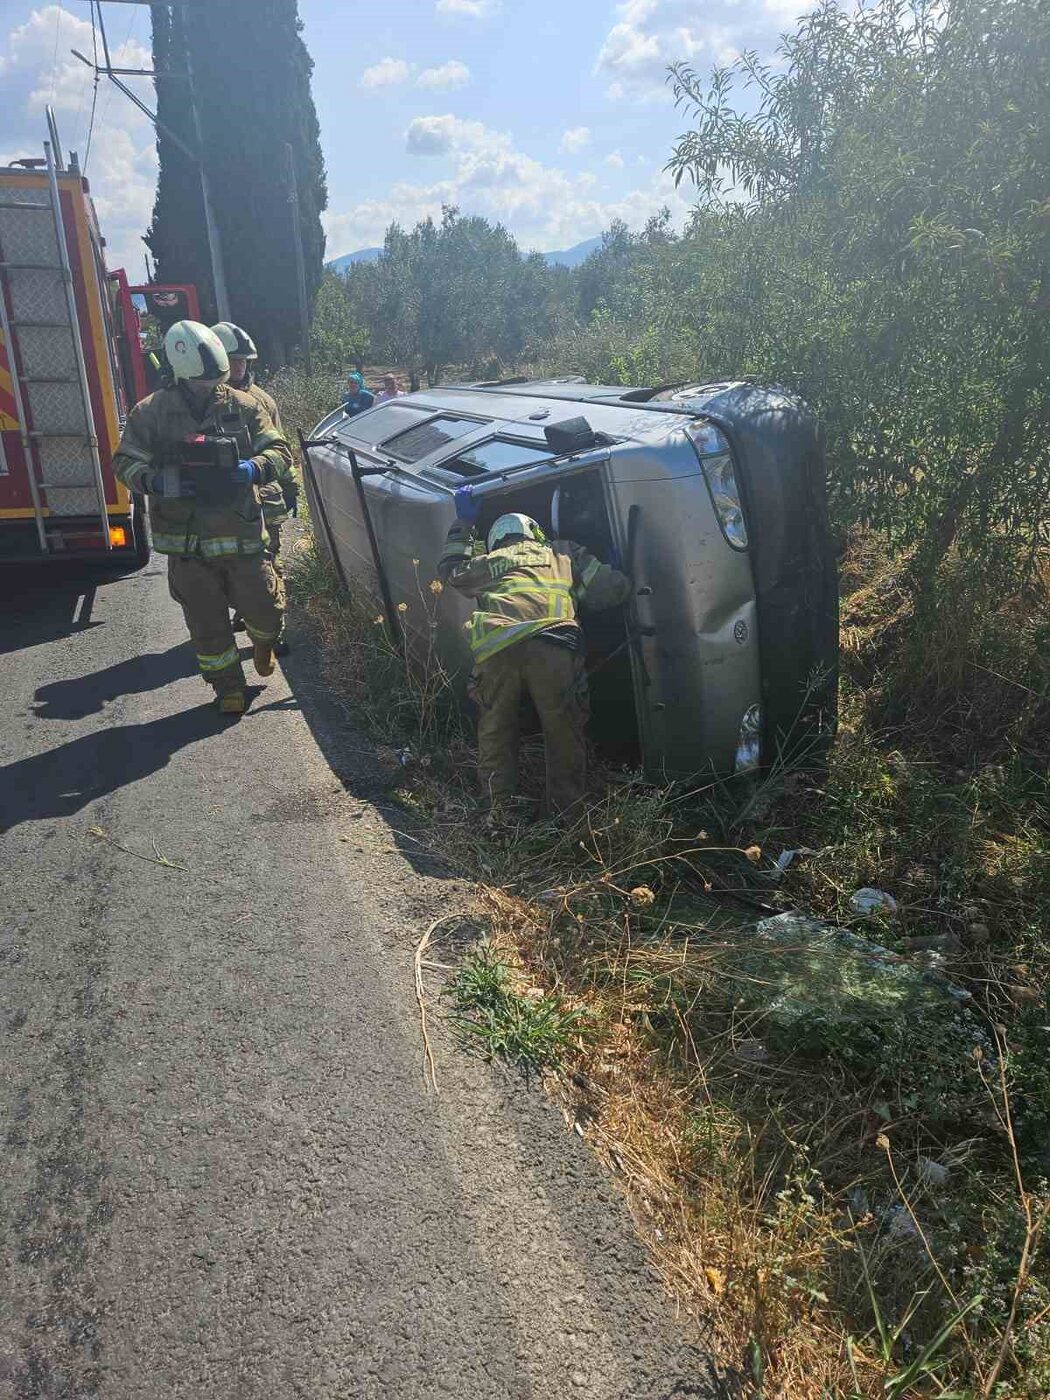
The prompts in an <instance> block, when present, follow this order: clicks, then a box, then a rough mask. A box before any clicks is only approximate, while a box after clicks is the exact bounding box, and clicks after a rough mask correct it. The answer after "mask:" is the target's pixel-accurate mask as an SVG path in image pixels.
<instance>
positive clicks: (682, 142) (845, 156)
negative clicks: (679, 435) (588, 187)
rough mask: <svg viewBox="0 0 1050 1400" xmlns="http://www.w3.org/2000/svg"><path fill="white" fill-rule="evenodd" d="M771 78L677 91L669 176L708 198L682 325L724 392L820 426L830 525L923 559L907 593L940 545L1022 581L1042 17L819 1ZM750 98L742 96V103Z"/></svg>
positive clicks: (1042, 267) (1038, 216)
mask: <svg viewBox="0 0 1050 1400" xmlns="http://www.w3.org/2000/svg"><path fill="white" fill-rule="evenodd" d="M780 58H781V61H780V62H779V63H777V64H763V63H760V62H759V60H758V59H757V57H756V56H755V55H754V54H745V55H744V56H743V57H742V58H741V59H739V60H737V61H736V63H734V64H732V65H731V66H730V67H729V68H723V69H717V70H716V71H715V73H714V74H713V77H712V79H711V81H710V82H709V83H707V84H704V83H703V82H702V81H701V80H700V79H699V78H698V76H697V75H696V73H695V72H693V71H692V70H691V69H690V68H688V67H687V66H685V65H679V66H678V67H677V68H676V69H675V70H674V81H675V92H676V94H677V97H678V100H679V102H680V103H681V104H682V105H683V106H684V107H685V108H686V109H687V110H689V111H690V112H691V114H692V115H693V117H694V119H695V124H694V128H693V130H691V131H689V132H687V133H685V134H684V135H683V136H682V137H681V138H680V139H679V142H678V144H677V147H676V149H675V152H674V155H673V156H672V159H671V162H670V168H671V169H672V170H673V171H674V173H675V177H676V179H678V180H681V179H690V180H692V181H693V182H694V183H695V184H696V187H697V189H698V192H699V194H700V199H701V206H700V210H699V211H698V213H697V215H696V217H695V219H694V222H693V227H692V230H691V236H690V238H688V239H687V240H686V241H685V245H684V255H685V257H686V260H687V262H688V266H689V269H690V277H689V278H688V279H687V283H686V286H687V290H686V292H685V294H684V300H683V302H682V305H681V312H682V320H683V321H687V322H689V323H691V324H692V326H693V327H694V328H695V329H694V334H695V335H696V337H697V344H698V347H699V351H700V353H701V354H702V355H703V356H704V357H705V358H707V359H708V360H711V359H713V358H714V357H716V356H717V357H718V359H719V361H720V364H719V368H718V369H717V370H716V372H725V368H726V367H731V368H732V370H733V372H734V373H737V374H739V373H748V372H750V373H756V374H760V375H763V376H767V377H774V378H779V379H783V380H786V381H788V382H791V383H794V384H795V385H797V386H798V387H799V388H800V389H801V390H802V391H803V392H804V393H805V394H806V395H807V396H808V397H810V398H811V399H812V400H813V401H814V402H815V403H816V404H817V405H818V407H819V408H820V409H821V411H822V414H823V415H824V417H825V419H826V422H827V424H828V427H829V430H830V434H831V437H832V442H833V447H834V466H835V470H834V475H833V486H834V488H835V491H836V494H837V498H838V504H839V510H840V514H841V515H842V516H844V517H845V518H847V519H848V518H854V519H861V520H866V521H868V522H870V523H875V524H878V525H881V526H883V527H885V528H886V529H887V530H888V531H890V533H891V534H892V535H893V536H894V537H895V538H897V539H898V540H899V541H900V542H902V543H906V544H907V543H911V544H915V545H917V546H918V548H919V552H918V567H919V570H920V572H925V571H926V570H928V569H932V568H933V567H935V566H936V564H937V562H938V561H939V560H940V558H941V557H942V556H943V554H944V552H945V551H946V550H947V549H948V548H949V547H950V546H951V545H952V544H953V543H958V544H959V545H960V547H962V548H964V549H965V550H966V551H968V552H969V553H970V555H971V556H972V557H974V558H975V559H979V560H981V561H982V562H983V563H984V564H986V565H988V566H994V565H996V564H1003V565H1004V566H1007V567H1009V566H1010V565H1011V564H1012V562H1013V561H1015V560H1017V559H1018V558H1019V556H1020V554H1021V553H1022V552H1023V553H1024V556H1025V562H1026V565H1027V567H1029V568H1035V567H1037V565H1038V560H1039V555H1040V550H1041V549H1043V548H1045V546H1046V543H1047V528H1048V511H1047V503H1048V500H1050V338H1048V337H1047V336H1046V333H1045V325H1046V315H1047V311H1048V309H1050V203H1048V201H1047V189H1048V188H1050V11H1048V9H1047V7H1046V6H1045V4H1042V3H1041V2H1040V0H1000V3H997V4H993V5H989V4H987V3H985V0H943V3H941V4H939V5H937V6H934V5H931V4H928V3H925V0H910V2H909V3H898V2H897V0H880V3H877V4H875V5H872V6H871V7H869V8H864V9H860V10H857V11H855V12H846V11H845V10H843V9H841V8H839V6H838V5H836V4H834V3H830V2H829V0H825V3H823V4H821V5H820V6H819V7H818V8H817V9H816V10H815V11H814V12H813V13H812V14H811V15H809V16H808V17H807V18H806V19H804V20H802V21H801V22H800V23H799V25H798V27H797V29H796V31H795V32H794V33H793V34H791V35H789V36H788V37H787V38H786V39H785V40H784V41H783V46H782V52H781V56H780ZM741 84H743V85H744V86H746V87H747V88H748V89H749V90H750V92H751V93H753V94H755V95H756V96H755V97H754V98H751V97H749V98H748V99H747V100H737V98H736V89H737V88H738V87H739V86H740V85H741ZM712 367H713V366H712ZM1018 546H1021V547H1022V548H1021V550H1019V549H1018Z"/></svg>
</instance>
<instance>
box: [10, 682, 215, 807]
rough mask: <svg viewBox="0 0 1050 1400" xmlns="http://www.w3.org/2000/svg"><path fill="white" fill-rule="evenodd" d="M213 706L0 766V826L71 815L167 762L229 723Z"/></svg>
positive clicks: (88, 737) (97, 735) (121, 728)
mask: <svg viewBox="0 0 1050 1400" xmlns="http://www.w3.org/2000/svg"><path fill="white" fill-rule="evenodd" d="M228 723H229V721H228V720H223V719H222V718H221V717H220V716H219V715H218V714H217V713H216V711H215V709H214V708H213V707H212V706H211V705H210V704H208V705H201V706H199V707H198V708H197V709H194V710H183V711H180V712H179V713H178V714H174V715H166V716H165V717H164V718H163V719H155V720H150V721H149V722H148V723H146V724H124V725H118V726H116V727H115V728H112V729H102V730H98V731H96V732H95V733H92V734H85V735H83V736H82V737H81V738H79V739H72V740H70V742H69V743H68V744H60V745H59V746H58V747H57V748H54V749H48V750H47V752H46V753H39V754H34V755H33V756H32V757H31V758H22V759H19V760H18V761H17V762H16V763H9V764H7V766H6V767H4V768H0V831H8V830H10V828H11V827H13V826H17V825H18V824H19V822H27V821H38V820H39V819H40V818H42V817H68V816H71V815H72V813H74V812H79V811H80V809H81V808H82V807H86V806H87V804H88V803H89V802H97V801H98V799H99V798H100V797H105V796H106V795H107V793H111V792H115V791H116V790H117V789H118V788H121V787H126V786H127V785H128V784H129V783H135V782H138V781H139V779H140V778H145V777H146V776H147V775H148V774H150V773H155V772H157V771H158V770H159V769H161V768H163V767H165V766H166V764H167V763H168V760H169V759H170V758H171V756H172V755H173V754H175V753H177V752H178V751H179V749H184V748H186V747H187V746H188V745H189V744H195V743H197V741H198V740H200V739H207V738H208V737H209V736H210V735H212V734H214V733H215V732H216V730H217V729H219V728H221V727H223V726H224V725H226V724H228Z"/></svg>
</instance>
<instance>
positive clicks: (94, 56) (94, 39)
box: [84, 0, 102, 175]
mask: <svg viewBox="0 0 1050 1400" xmlns="http://www.w3.org/2000/svg"><path fill="white" fill-rule="evenodd" d="M88 8H89V9H90V10H91V61H92V63H93V64H94V67H95V79H94V84H93V86H92V89H91V116H90V118H89V120H88V133H87V146H86V147H85V149H84V174H85V175H86V174H87V163H88V157H89V156H90V155H91V138H92V136H93V135H94V134H95V104H96V103H97V102H98V85H99V83H100V81H101V79H102V75H101V73H100V72H99V71H98V31H97V30H96V29H95V0H89V6H88Z"/></svg>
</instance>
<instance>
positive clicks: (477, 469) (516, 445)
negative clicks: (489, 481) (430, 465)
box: [440, 438, 553, 477]
mask: <svg viewBox="0 0 1050 1400" xmlns="http://www.w3.org/2000/svg"><path fill="white" fill-rule="evenodd" d="M551 456H553V453H552V452H551V450H550V448H549V447H548V446H547V444H546V443H545V442H514V441H513V440H512V439H510V438H489V440H488V441H487V442H476V443H473V444H472V445H471V446H470V447H465V448H464V449H463V451H462V452H459V453H457V454H456V456H455V457H450V458H449V459H448V460H447V461H445V462H442V463H441V464H440V465H441V469H442V470H443V471H447V472H454V473H455V474H456V475H457V476H468V477H469V476H482V475H484V473H485V472H498V471H507V470H508V469H509V468H511V467H524V466H528V464H529V463H530V462H542V461H543V460H544V458H547V457H551Z"/></svg>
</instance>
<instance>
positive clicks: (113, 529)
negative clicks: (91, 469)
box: [109, 525, 128, 549]
mask: <svg viewBox="0 0 1050 1400" xmlns="http://www.w3.org/2000/svg"><path fill="white" fill-rule="evenodd" d="M109 542H110V544H111V546H112V547H113V548H114V549H124V548H126V547H127V543H128V532H127V530H125V528H124V526H123V525H111V526H110V527H109Z"/></svg>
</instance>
